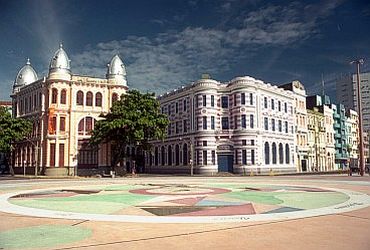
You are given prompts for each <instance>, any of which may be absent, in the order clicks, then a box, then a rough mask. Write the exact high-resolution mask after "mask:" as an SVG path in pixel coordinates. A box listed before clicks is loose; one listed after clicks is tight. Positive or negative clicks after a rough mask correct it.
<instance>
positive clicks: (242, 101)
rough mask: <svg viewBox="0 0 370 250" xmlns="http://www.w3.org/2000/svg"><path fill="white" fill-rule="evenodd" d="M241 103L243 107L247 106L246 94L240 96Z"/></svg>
mask: <svg viewBox="0 0 370 250" xmlns="http://www.w3.org/2000/svg"><path fill="white" fill-rule="evenodd" d="M240 103H241V105H245V93H241V95H240Z"/></svg>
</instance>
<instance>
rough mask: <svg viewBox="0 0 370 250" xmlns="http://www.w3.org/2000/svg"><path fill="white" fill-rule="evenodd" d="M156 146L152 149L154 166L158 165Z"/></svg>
mask: <svg viewBox="0 0 370 250" xmlns="http://www.w3.org/2000/svg"><path fill="white" fill-rule="evenodd" d="M158 154H159V153H158V147H155V149H154V165H155V166H158V158H159V157H158Z"/></svg>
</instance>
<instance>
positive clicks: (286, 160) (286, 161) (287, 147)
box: [285, 143, 290, 164]
mask: <svg viewBox="0 0 370 250" xmlns="http://www.w3.org/2000/svg"><path fill="white" fill-rule="evenodd" d="M289 156H290V152H289V145H288V143H287V144H285V163H286V164H289V162H290V157H289Z"/></svg>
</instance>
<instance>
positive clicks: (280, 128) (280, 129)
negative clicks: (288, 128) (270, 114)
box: [279, 120, 283, 132]
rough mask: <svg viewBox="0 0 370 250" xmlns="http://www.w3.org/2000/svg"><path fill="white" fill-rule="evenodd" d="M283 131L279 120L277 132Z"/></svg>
mask: <svg viewBox="0 0 370 250" xmlns="http://www.w3.org/2000/svg"><path fill="white" fill-rule="evenodd" d="M281 131H283V129H282V123H281V120H279V132H281Z"/></svg>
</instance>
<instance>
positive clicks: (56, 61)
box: [49, 44, 71, 73]
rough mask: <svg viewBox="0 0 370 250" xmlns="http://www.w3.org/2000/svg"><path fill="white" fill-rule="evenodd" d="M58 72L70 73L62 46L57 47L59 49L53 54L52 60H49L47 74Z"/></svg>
mask: <svg viewBox="0 0 370 250" xmlns="http://www.w3.org/2000/svg"><path fill="white" fill-rule="evenodd" d="M58 71H60V72H62V71H65V72H68V73H69V72H70V71H71V65H70V60H69V58H68V55H67V53H66V52H65V51H64V49H63V45H62V44H60V45H59V49H58V50H57V51H56V52H55V53H54V56H53V58H51V61H50V66H49V73H52V72H58Z"/></svg>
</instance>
